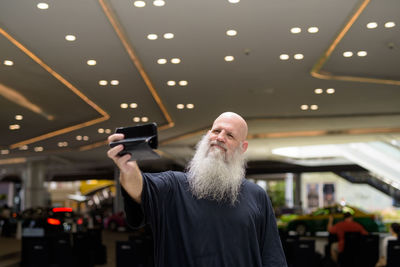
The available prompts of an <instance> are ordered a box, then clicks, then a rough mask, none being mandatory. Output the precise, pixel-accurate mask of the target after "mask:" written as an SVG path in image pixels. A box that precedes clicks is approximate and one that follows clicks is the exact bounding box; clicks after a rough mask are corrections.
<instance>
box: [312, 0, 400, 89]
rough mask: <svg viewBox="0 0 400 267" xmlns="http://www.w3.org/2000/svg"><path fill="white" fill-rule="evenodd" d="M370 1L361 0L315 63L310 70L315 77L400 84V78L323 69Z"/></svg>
mask: <svg viewBox="0 0 400 267" xmlns="http://www.w3.org/2000/svg"><path fill="white" fill-rule="evenodd" d="M369 2H370V0H362V1H361V4H360V6H359V7H358V8H357V9H356V11H355V12H354V13H353V14H352V16H351V17H350V19H349V21H348V22H347V23H346V24H345V26H344V27H343V29H342V30H341V31H340V32H339V34H338V35H337V36H336V38H335V39H334V40H333V42H332V44H331V45H329V47H328V49H327V50H326V51H325V52H324V53H323V54H322V56H321V57H320V58H319V59H318V61H317V63H315V64H314V66H313V67H312V69H311V72H310V74H311V76H313V77H314V78H318V79H325V80H339V81H347V82H365V83H377V84H387V85H400V81H399V80H388V79H380V78H368V77H357V76H344V75H335V74H333V73H330V72H327V71H321V69H322V67H323V66H324V65H325V63H326V62H327V61H328V59H329V57H330V56H331V54H332V52H333V51H334V50H335V48H336V47H337V45H338V44H339V43H340V41H342V39H343V37H344V36H345V35H346V34H347V32H348V31H349V29H350V28H351V27H352V26H353V24H354V22H355V21H356V20H357V19H358V17H359V16H360V15H361V13H362V12H363V11H364V10H365V8H366V7H367V5H368V4H369Z"/></svg>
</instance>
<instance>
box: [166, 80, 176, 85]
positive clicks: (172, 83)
mask: <svg viewBox="0 0 400 267" xmlns="http://www.w3.org/2000/svg"><path fill="white" fill-rule="evenodd" d="M167 85H168V86H175V85H176V82H175V81H168V82H167Z"/></svg>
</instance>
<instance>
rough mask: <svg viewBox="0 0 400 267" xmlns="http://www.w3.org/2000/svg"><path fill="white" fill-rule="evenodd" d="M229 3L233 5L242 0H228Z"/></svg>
mask: <svg viewBox="0 0 400 267" xmlns="http://www.w3.org/2000/svg"><path fill="white" fill-rule="evenodd" d="M228 1H229V3H232V4H237V3H239V2H240V0H228Z"/></svg>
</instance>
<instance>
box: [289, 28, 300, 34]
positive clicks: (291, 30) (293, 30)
mask: <svg viewBox="0 0 400 267" xmlns="http://www.w3.org/2000/svg"><path fill="white" fill-rule="evenodd" d="M290 32H291V33H293V34H296V33H301V28H299V27H293V28H291V29H290Z"/></svg>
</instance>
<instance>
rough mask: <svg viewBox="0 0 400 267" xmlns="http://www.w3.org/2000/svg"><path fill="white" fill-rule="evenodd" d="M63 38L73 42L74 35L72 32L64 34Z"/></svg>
mask: <svg viewBox="0 0 400 267" xmlns="http://www.w3.org/2000/svg"><path fill="white" fill-rule="evenodd" d="M65 40H67V41H69V42H73V41H75V40H76V36H75V35H72V34H68V35H65Z"/></svg>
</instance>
